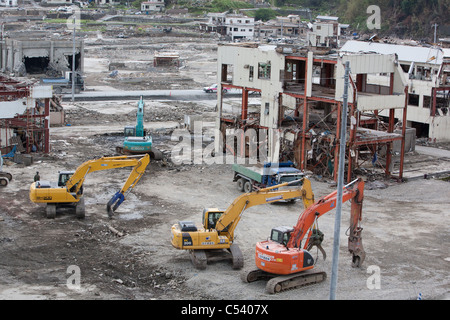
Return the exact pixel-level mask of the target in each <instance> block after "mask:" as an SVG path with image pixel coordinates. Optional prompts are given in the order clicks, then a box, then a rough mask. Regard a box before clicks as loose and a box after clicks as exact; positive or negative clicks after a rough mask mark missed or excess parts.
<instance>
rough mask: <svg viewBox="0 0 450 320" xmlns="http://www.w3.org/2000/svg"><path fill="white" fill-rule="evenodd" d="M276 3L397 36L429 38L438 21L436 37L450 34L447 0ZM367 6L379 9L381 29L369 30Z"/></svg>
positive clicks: (297, 0) (294, 0)
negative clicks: (338, 18) (308, 10)
mask: <svg viewBox="0 0 450 320" xmlns="http://www.w3.org/2000/svg"><path fill="white" fill-rule="evenodd" d="M277 5H278V6H285V5H290V6H292V5H293V6H302V7H306V8H310V9H311V10H313V12H314V13H315V14H316V13H318V14H330V15H336V16H338V17H340V22H343V23H349V24H351V26H352V28H355V29H358V30H361V31H372V32H376V33H378V34H382V35H397V36H399V37H408V38H416V39H427V40H432V39H433V34H434V27H433V24H435V23H436V24H438V29H437V31H438V36H440V37H443V36H449V35H450V33H449V31H450V30H448V29H449V28H450V27H449V24H450V21H449V20H450V14H449V9H450V0H277ZM370 5H377V6H378V7H379V8H380V22H381V29H379V30H368V29H367V23H366V21H367V19H368V18H369V17H370V16H371V15H372V11H371V12H370V13H367V8H368V7H369V6H370Z"/></svg>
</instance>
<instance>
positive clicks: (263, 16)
mask: <svg viewBox="0 0 450 320" xmlns="http://www.w3.org/2000/svg"><path fill="white" fill-rule="evenodd" d="M276 16H277V13H276V12H275V11H273V10H272V9H266V8H262V9H258V10H256V12H255V20H256V21H258V20H261V21H268V20H270V19H274V18H275V17H276Z"/></svg>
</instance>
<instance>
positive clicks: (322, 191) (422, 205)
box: [0, 37, 450, 300]
mask: <svg viewBox="0 0 450 320" xmlns="http://www.w3.org/2000/svg"><path fill="white" fill-rule="evenodd" d="M97 39H98V37H97V38H95V37H94V38H92V41H91V44H89V42H88V43H87V44H86V62H85V63H86V72H87V80H86V81H87V84H88V89H89V90H101V89H104V88H105V87H107V88H111V87H112V88H115V89H118V90H119V89H125V90H126V89H130V88H134V89H140V88H142V86H143V85H142V83H141V82H134V83H135V84H136V83H140V85H132V84H127V85H123V84H121V82H120V81H119V79H115V80H114V81H110V79H109V77H108V74H109V73H110V71H109V70H108V67H107V65H108V62H107V61H108V60H115V61H117V62H123V61H126V62H127V64H128V63H129V64H131V62H129V60H130V58H129V57H133V58H132V59H133V61H137V62H135V65H134V66H130V68H129V69H130V70H128V71H127V70H119V73H118V74H119V75H120V76H121V77H123V78H127V79H131V78H132V75H134V76H136V75H139V77H141V78H146V79H147V81H148V82H146V83H153V82H152V81H154V83H157V84H155V85H152V86H151V87H150V88H149V89H158V88H167V86H172V87H174V88H178V87H180V88H201V87H202V86H204V85H208V84H211V83H214V82H215V70H216V65H215V58H214V52H215V46H216V44H215V43H214V42H213V41H210V43H206V44H205V46H206V49H204V47H203V45H200V44H198V43H197V41H195V39H194V40H192V42H189V41H188V39H185V40H184V41H179V42H178V43H177V42H176V41H171V42H170V43H171V45H170V49H171V50H173V49H176V50H178V51H180V52H182V55H183V56H185V57H186V59H187V61H186V67H185V68H183V69H181V70H177V71H170V70H168V71H167V73H164V72H160V71H158V72H156V71H155V70H154V69H152V68H150V67H148V68H147V67H146V66H145V63H144V62H145V61H146V60H151V59H150V58H149V57H148V50H147V47H145V46H146V44H145V43H140V45H141V46H142V47H138V48H135V49H133V48H128V49H127V50H125V49H124V47H123V46H122V48H121V49H120V50H119V49H117V50H109V49H104V43H103V42H102V43H101V44H97V43H96V41H97V42H99V41H100V40H97ZM126 40H127V39H120V41H121V42H122V41H126ZM160 40H161V39H160ZM101 41H104V40H101ZM140 41H141V42H142V40H140ZM165 42H166V43H169V42H168V41H167V39H166V40H165ZM124 43H125V42H124ZM114 45H118V44H117V42H114ZM167 46H169V45H167ZM119 51H121V52H122V53H121V54H120V52H119ZM205 51H207V52H205ZM143 61H144V62H143ZM136 65H139V66H141V67H142V69H143V70H144V71H143V72H141V73H139V72H140V70H137V69H139V68H138V67H136ZM88 66H91V67H88ZM150 75H151V76H150ZM136 77H137V76H136ZM180 79H186V80H185V81H178V80H180ZM165 81H167V82H165ZM131 82H132V81H129V83H131ZM136 86H138V87H139V88H136ZM144 87H145V86H144ZM147 88H148V87H147ZM135 106H136V101H103V102H95V103H94V102H83V103H81V102H75V104H71V103H65V104H64V108H65V110H66V112H67V123H69V124H70V126H61V127H52V128H51V153H50V154H49V155H35V157H34V162H33V164H32V165H30V166H23V165H18V164H10V163H8V164H7V165H5V167H4V170H5V171H8V172H11V173H12V174H13V180H12V181H11V183H10V184H9V185H8V187H6V188H3V189H1V190H0V257H1V259H0V264H1V268H0V299H33V300H34V299H36V300H37V299H51V300H58V299H59V300H68V299H77V300H91V299H92V300H95V299H101V300H106V299H136V300H140V299H155V300H163V299H164V300H184V299H189V300H201V299H203V300H220V299H233V300H252V299H256V300H266V299H271V300H290V299H300V300H318V299H328V297H329V292H330V275H331V263H332V261H331V257H332V246H333V230H334V218H335V212H334V211H331V212H329V213H328V214H326V215H324V216H323V217H321V218H320V220H319V227H320V229H321V230H322V232H324V233H325V240H324V243H323V247H324V249H325V251H326V253H327V259H326V260H325V261H324V260H323V259H322V257H321V255H320V253H317V252H313V256H314V257H317V262H316V269H317V270H324V271H326V272H327V273H328V278H327V280H326V281H325V282H322V283H320V284H316V285H313V286H309V287H306V288H302V289H296V290H289V291H286V292H282V293H280V294H277V295H270V294H268V293H266V292H265V291H264V288H265V283H264V282H255V283H251V284H246V283H243V282H242V281H241V279H240V271H236V270H233V269H232V268H231V264H230V263H227V262H222V263H220V262H216V263H211V264H209V265H208V266H207V269H206V270H203V271H200V270H197V269H195V268H194V267H193V265H192V263H191V261H190V258H189V255H188V253H187V252H185V251H180V250H177V249H175V248H173V247H172V246H171V243H170V240H171V232H170V228H171V226H172V225H173V224H175V223H177V222H178V221H180V220H190V221H194V222H197V223H200V222H201V215H202V210H203V208H206V207H217V208H223V209H225V208H226V207H228V206H229V205H230V204H231V203H232V202H233V200H234V199H235V198H236V197H237V196H238V195H239V194H240V192H239V191H238V190H237V188H236V185H235V184H234V183H233V182H232V178H233V174H232V171H231V164H215V165H206V164H185V165H174V164H173V163H171V162H165V161H152V162H151V163H150V165H149V166H148V167H147V172H146V174H145V176H144V177H143V178H142V179H141V181H140V182H139V184H138V185H137V186H136V188H134V189H133V190H132V192H131V193H130V195H129V196H128V197H127V200H126V201H125V202H124V203H123V204H122V205H121V206H120V207H119V209H118V210H117V211H116V214H115V215H114V218H113V219H109V218H108V216H107V213H106V203H107V201H108V200H109V199H110V197H111V196H112V195H113V194H114V193H115V192H116V191H118V190H120V188H121V186H122V184H123V183H124V181H125V179H126V178H127V176H128V173H129V171H130V169H127V168H124V169H119V170H107V171H102V172H95V173H93V174H90V175H89V176H88V177H87V179H86V182H85V200H86V208H87V209H86V210H87V212H86V218H85V219H83V220H78V219H76V217H75V216H74V215H73V214H71V213H69V212H64V211H61V212H58V214H57V216H56V219H47V218H46V216H45V207H44V206H43V205H37V204H34V203H32V202H31V201H30V200H29V195H28V192H29V186H30V184H31V183H32V181H33V176H34V174H35V172H36V171H39V173H40V176H41V179H42V180H55V179H56V178H57V174H58V171H59V170H65V169H75V168H76V167H77V166H78V165H80V164H81V163H82V162H84V161H86V160H90V159H94V158H98V157H100V156H103V155H112V154H114V153H115V146H117V145H120V143H121V141H122V137H121V132H122V130H123V127H124V126H125V125H130V124H133V123H134V121H135V119H134V114H135V109H134V108H135ZM213 111H214V103H211V101H196V102H189V101H151V102H147V103H146V122H145V127H146V128H148V129H150V131H151V132H152V135H153V137H154V141H155V145H157V146H159V147H160V148H161V149H162V150H163V151H165V152H166V155H167V154H170V151H171V150H173V147H174V146H175V145H177V143H178V140H177V139H176V138H178V136H177V134H176V131H174V129H175V128H177V127H179V126H180V123H181V122H182V119H183V117H184V115H186V114H197V115H204V116H205V117H210V116H211V115H212V114H213ZM205 143H206V144H208V142H205ZM406 161H407V164H406V170H407V171H408V172H409V173H410V174H411V177H413V176H415V177H417V176H420V174H421V173H420V172H421V171H419V170H426V168H432V170H435V171H445V170H450V164H449V161H448V159H447V160H445V159H442V158H439V157H436V156H435V157H433V156H426V155H422V154H419V153H417V152H413V153H408V154H407V156H406ZM430 170H431V169H430ZM310 180H311V181H312V188H313V191H314V193H315V197H316V199H318V198H320V197H322V196H325V195H327V194H329V193H331V192H332V191H333V190H334V188H335V186H334V185H333V183H332V182H331V181H326V180H323V179H319V178H318V177H315V176H312V175H311V176H310ZM378 182H379V183H378V184H376V183H373V182H371V183H370V182H368V183H367V184H366V190H365V197H364V204H363V220H362V226H363V228H364V230H363V234H362V235H363V244H364V248H365V251H366V254H367V256H366V260H365V262H364V264H363V266H362V268H361V269H354V268H352V267H351V256H350V255H349V253H348V251H347V248H346V245H347V237H346V235H345V231H346V229H347V227H348V217H349V209H350V203H344V204H343V209H342V217H343V219H342V224H341V231H342V232H341V235H340V243H341V246H340V258H339V277H338V287H337V293H336V296H337V298H338V299H342V300H353V299H356V300H385V299H393V300H409V299H412V300H415V299H417V297H418V295H419V293H421V294H422V297H423V299H428V300H446V299H449V298H450V294H449V288H450V287H449V278H448V270H449V263H450V252H449V249H448V243H449V240H450V237H449V236H450V235H449V230H448V222H449V210H448V205H449V199H450V184H449V182H446V181H443V180H438V179H433V178H431V179H423V178H415V179H412V178H411V179H409V180H408V181H407V182H404V183H397V182H395V181H393V180H391V181H378ZM301 212H302V204H301V202H296V203H294V204H272V205H269V204H267V205H262V206H257V207H252V208H250V209H248V210H247V211H246V212H245V213H244V216H243V218H242V220H241V222H240V224H239V226H238V227H237V230H236V235H237V243H238V244H239V246H240V248H241V250H242V251H243V254H244V258H245V268H248V267H251V266H252V265H253V263H254V261H253V255H254V247H255V243H256V242H257V241H260V240H265V239H266V238H267V237H268V236H269V233H270V230H271V228H272V227H275V226H277V225H279V224H282V225H288V226H293V225H295V223H296V221H297V219H298V217H299V215H300V213H301ZM110 227H113V228H115V229H116V230H118V231H119V232H121V233H122V235H121V236H120V235H118V234H117V233H114V232H112V231H111V229H110ZM74 266H75V268H76V267H78V268H79V271H80V273H79V274H80V287H79V288H74V287H73V286H71V285H70V284H71V282H70V281H71V279H72V278H71V276H72V271H71V270H73V268H74ZM374 270H375V271H376V270H379V278H378V279H379V287H374V283H375V282H374V276H376V272H375V271H374ZM377 283H378V282H377Z"/></svg>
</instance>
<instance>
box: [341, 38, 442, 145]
mask: <svg viewBox="0 0 450 320" xmlns="http://www.w3.org/2000/svg"><path fill="white" fill-rule="evenodd" d="M341 52H346V53H368V52H376V53H380V54H396V55H397V61H398V64H399V66H400V67H401V71H402V74H403V76H404V78H405V81H406V83H407V85H408V115H407V126H408V127H413V128H415V129H416V131H417V136H418V137H424V138H429V139H432V140H436V141H450V112H449V111H450V95H449V92H450V50H448V49H442V48H440V47H420V46H407V45H395V44H387V43H377V42H364V41H348V42H347V43H345V45H344V46H343V47H342V48H341ZM386 80H387V79H386V77H380V76H378V77H372V78H371V79H370V78H368V79H365V81H367V82H368V83H374V84H377V83H383V82H384V83H386ZM369 85H370V84H369ZM367 90H369V89H367ZM380 114H381V115H384V116H387V113H386V111H382V112H381V113H380ZM395 116H396V117H397V118H399V117H400V115H399V114H398V112H396V114H395Z"/></svg>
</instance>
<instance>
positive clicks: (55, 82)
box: [41, 71, 84, 94]
mask: <svg viewBox="0 0 450 320" xmlns="http://www.w3.org/2000/svg"><path fill="white" fill-rule="evenodd" d="M41 83H42V84H49V85H52V86H53V91H54V92H55V93H56V94H61V93H63V92H65V93H70V92H72V71H66V72H65V73H64V77H59V78H41ZM81 90H84V80H83V77H81V75H80V74H79V73H76V77H75V93H80V91H81Z"/></svg>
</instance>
